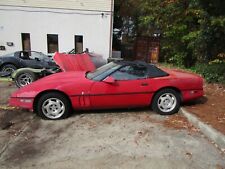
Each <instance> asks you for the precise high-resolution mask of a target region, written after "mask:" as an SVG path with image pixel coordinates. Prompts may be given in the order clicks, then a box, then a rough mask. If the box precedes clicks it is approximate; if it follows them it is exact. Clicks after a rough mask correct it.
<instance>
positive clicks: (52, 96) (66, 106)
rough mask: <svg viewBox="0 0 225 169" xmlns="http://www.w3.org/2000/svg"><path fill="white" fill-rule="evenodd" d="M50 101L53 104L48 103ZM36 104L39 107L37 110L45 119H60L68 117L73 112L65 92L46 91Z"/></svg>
mask: <svg viewBox="0 0 225 169" xmlns="http://www.w3.org/2000/svg"><path fill="white" fill-rule="evenodd" d="M49 101H50V102H51V104H48V103H49ZM45 105H46V106H45ZM47 105H48V106H47ZM36 106H37V107H36V109H35V110H36V111H37V112H36V113H37V115H39V116H40V117H41V118H43V119H48V120H59V119H64V118H67V117H68V116H69V115H70V112H71V104H70V101H69V100H68V99H67V97H65V96H64V95H63V94H61V93H56V92H51V93H46V94H44V95H42V96H41V97H40V98H39V100H38V101H37V105H36ZM44 107H45V108H44ZM57 111H58V112H59V114H58V115H56V113H57ZM47 113H49V114H47ZM54 113H55V114H54Z"/></svg>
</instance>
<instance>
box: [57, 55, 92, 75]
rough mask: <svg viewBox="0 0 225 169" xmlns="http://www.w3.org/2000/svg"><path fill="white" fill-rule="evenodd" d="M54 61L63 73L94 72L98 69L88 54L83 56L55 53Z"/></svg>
mask: <svg viewBox="0 0 225 169" xmlns="http://www.w3.org/2000/svg"><path fill="white" fill-rule="evenodd" d="M53 59H54V61H55V62H56V64H57V65H59V67H60V68H61V70H62V71H64V72H68V71H93V70H95V69H96V67H95V65H94V63H93V62H92V60H91V58H90V56H89V55H88V54H87V53H82V54H65V53H58V52H57V53H55V55H54V57H53Z"/></svg>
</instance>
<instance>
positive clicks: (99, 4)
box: [0, 0, 112, 11]
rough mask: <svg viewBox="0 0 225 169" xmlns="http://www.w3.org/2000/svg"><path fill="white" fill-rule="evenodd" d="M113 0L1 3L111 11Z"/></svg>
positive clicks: (7, 0) (9, 0) (1, 1)
mask: <svg viewBox="0 0 225 169" xmlns="http://www.w3.org/2000/svg"><path fill="white" fill-rule="evenodd" d="M111 2H112V1H111V0H0V5H11V6H27V7H40V8H62V9H80V10H97V11H111Z"/></svg>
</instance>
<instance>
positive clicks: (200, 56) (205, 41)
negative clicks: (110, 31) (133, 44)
mask: <svg viewBox="0 0 225 169" xmlns="http://www.w3.org/2000/svg"><path fill="white" fill-rule="evenodd" d="M115 3H116V4H117V5H118V6H117V9H116V11H117V14H118V15H119V16H120V21H121V22H120V23H121V25H120V30H121V31H122V32H123V33H125V34H127V35H128V36H143V35H148V36H151V35H152V33H154V31H156V30H160V32H161V55H162V57H163V59H164V60H165V61H168V62H172V63H175V64H179V65H185V66H187V67H189V66H191V65H193V64H195V63H196V62H209V61H211V60H213V59H215V58H216V57H217V56H218V55H219V54H221V53H225V1H224V0H125V1H122V0H115ZM116 20H117V19H115V21H116Z"/></svg>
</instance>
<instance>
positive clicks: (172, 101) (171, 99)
mask: <svg viewBox="0 0 225 169" xmlns="http://www.w3.org/2000/svg"><path fill="white" fill-rule="evenodd" d="M180 102H181V99H180V96H179V94H178V92H176V91H175V90H173V89H163V90H160V91H159V92H158V93H156V95H155V96H154V98H153V102H152V109H153V110H154V111H155V112H157V113H159V114H161V115H171V114H174V113H177V112H178V111H179V108H180Z"/></svg>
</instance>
